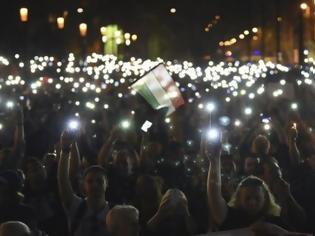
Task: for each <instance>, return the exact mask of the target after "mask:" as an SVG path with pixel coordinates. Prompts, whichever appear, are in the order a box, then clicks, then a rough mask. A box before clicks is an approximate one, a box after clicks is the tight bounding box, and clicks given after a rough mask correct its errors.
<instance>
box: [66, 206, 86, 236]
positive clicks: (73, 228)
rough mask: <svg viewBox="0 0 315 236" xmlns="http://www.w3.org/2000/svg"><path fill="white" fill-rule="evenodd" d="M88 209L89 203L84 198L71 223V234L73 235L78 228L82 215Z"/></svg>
mask: <svg viewBox="0 0 315 236" xmlns="http://www.w3.org/2000/svg"><path fill="white" fill-rule="evenodd" d="M86 209H87V203H86V200H83V201H82V202H81V203H80V205H79V207H78V209H77V210H76V212H75V215H74V218H73V220H72V221H71V225H70V235H71V236H73V235H74V233H75V231H76V230H77V228H78V226H79V223H80V221H81V219H82V217H83V216H84V213H85V212H86Z"/></svg>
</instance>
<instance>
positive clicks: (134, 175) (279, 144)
mask: <svg viewBox="0 0 315 236" xmlns="http://www.w3.org/2000/svg"><path fill="white" fill-rule="evenodd" d="M175 79H176V78H175ZM295 89H296V91H295V92H296V93H295V94H296V98H295V101H296V102H297V103H298V104H299V105H300V107H299V109H296V108H295V109H294V110H292V109H291V107H290V104H291V102H292V101H291V100H288V99H272V98H267V97H265V96H262V97H261V98H259V99H256V100H255V101H253V102H252V108H253V109H254V110H255V112H254V113H253V114H250V115H249V114H248V115H243V116H242V118H240V120H239V121H238V123H234V118H235V117H237V116H238V115H239V113H241V112H240V110H241V109H242V108H241V106H243V105H244V103H245V102H244V101H240V100H237V101H234V103H232V105H229V106H225V105H224V104H221V103H220V102H217V103H216V111H212V112H207V111H205V110H203V109H200V107H198V103H197V102H188V101H187V100H188V99H187V97H186V94H185V92H184V93H183V96H184V99H185V101H186V103H185V104H184V105H183V106H181V107H180V108H179V109H178V110H177V111H176V112H175V113H173V114H172V115H171V116H170V117H167V118H166V117H165V111H164V110H159V111H154V110H152V109H151V108H150V106H149V105H148V104H147V103H146V102H145V101H144V100H143V99H142V98H141V97H139V96H132V97H127V98H126V99H124V100H123V99H122V100H119V101H117V100H115V99H114V97H113V96H111V94H110V93H111V92H109V93H108V94H106V96H107V97H105V98H103V99H104V101H103V102H108V104H110V107H111V109H95V110H94V111H93V113H92V112H90V111H80V118H77V123H76V126H73V124H72V125H69V123H67V122H68V121H69V119H70V115H69V114H70V113H71V112H73V110H72V109H70V108H69V103H68V101H69V97H71V96H72V94H67V93H64V92H63V89H62V88H61V89H59V92H54V93H53V92H52V91H50V92H49V93H48V94H45V96H42V97H41V96H33V95H25V96H28V98H27V99H26V98H25V99H24V100H23V101H22V102H21V101H20V102H15V103H14V106H10V107H9V108H8V107H7V106H5V105H3V106H2V108H1V113H0V115H1V120H3V121H5V126H4V127H1V130H0V141H1V152H0V224H1V225H0V236H7V235H11V236H15V235H49V236H62V235H65V236H67V235H74V236H81V235H82V236H83V235H84V236H89V235H91V236H94V235H95V236H98V235H100V236H107V235H113V236H136V235H141V236H142V235H143V236H151V235H152V236H155V235H165V236H167V235H169V236H177V235H178V236H179V235H187V236H190V235H198V234H205V233H211V232H217V231H225V230H235V229H244V228H246V229H247V230H248V231H249V232H252V233H253V234H255V235H307V234H312V233H314V232H315V228H314V225H315V224H314V219H315V201H314V199H315V143H314V137H313V133H312V127H313V125H314V121H313V120H312V116H311V114H312V113H314V112H313V111H311V109H312V108H311V107H310V106H308V103H303V102H304V101H305V100H306V99H308V100H310V99H309V97H310V96H312V91H311V89H312V88H311V87H308V88H298V87H296V88H295ZM302 89H304V90H302ZM306 90H307V91H308V92H307V93H306V92H305V93H303V91H306ZM182 92H183V91H182ZM216 96H223V95H222V94H220V93H219V92H218V91H216V92H213V94H212V97H210V95H209V98H208V97H207V96H204V97H203V99H204V100H205V101H206V100H207V99H209V100H213V101H215V98H216ZM305 96H308V98H305ZM313 98H314V97H313ZM106 99H108V100H106ZM18 103H20V104H18ZM303 104H304V106H303ZM131 110H132V111H133V112H132V113H131V112H130V111H131ZM304 111H305V112H304ZM222 116H224V117H225V119H223V120H225V121H224V122H222V119H221V118H222ZM146 120H148V121H150V122H151V123H152V127H150V128H148V130H147V132H144V131H143V130H141V126H142V124H143V123H144V121H146ZM232 120H233V122H232ZM91 121H92V122H91ZM266 124H268V125H269V126H268V128H266V127H265V125H266ZM214 128H216V129H215V130H214ZM214 131H215V132H217V133H215V135H214V134H213V132H214ZM295 232H301V233H295ZM210 235H211V234H210Z"/></svg>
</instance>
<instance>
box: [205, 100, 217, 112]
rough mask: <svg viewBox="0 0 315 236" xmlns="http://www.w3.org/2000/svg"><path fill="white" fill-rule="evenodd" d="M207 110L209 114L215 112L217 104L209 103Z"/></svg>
mask: <svg viewBox="0 0 315 236" xmlns="http://www.w3.org/2000/svg"><path fill="white" fill-rule="evenodd" d="M206 109H207V111H208V112H213V111H214V110H215V104H214V103H213V102H209V103H207V105H206Z"/></svg>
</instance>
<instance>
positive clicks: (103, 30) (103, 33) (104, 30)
mask: <svg viewBox="0 0 315 236" xmlns="http://www.w3.org/2000/svg"><path fill="white" fill-rule="evenodd" d="M106 30H107V28H106V27H105V26H102V27H101V29H100V31H101V34H102V35H105V34H106Z"/></svg>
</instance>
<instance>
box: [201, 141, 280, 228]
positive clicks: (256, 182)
mask: <svg viewBox="0 0 315 236" xmlns="http://www.w3.org/2000/svg"><path fill="white" fill-rule="evenodd" d="M214 142H215V143H212V144H211V148H209V147H207V148H205V149H204V150H203V155H204V156H206V157H207V158H209V161H210V166H209V172H208V183H207V189H208V201H209V207H210V214H211V217H212V219H213V220H214V222H215V224H216V225H218V226H219V229H220V230H229V229H236V228H243V227H248V226H250V225H252V224H254V223H255V222H258V221H265V222H269V223H273V224H277V225H279V224H280V225H282V221H281V219H280V217H279V216H280V212H281V208H280V207H279V206H278V205H277V204H276V203H275V201H274V197H273V195H272V194H271V192H270V190H269V188H268V187H267V185H266V184H265V183H264V182H263V181H262V180H261V179H259V178H257V177H254V176H249V177H247V178H245V179H244V180H242V181H241V182H240V183H239V185H238V187H237V189H236V191H235V192H234V194H233V196H232V198H231V200H230V202H229V203H227V202H226V201H225V200H224V198H223V196H222V190H221V185H222V183H221V142H220V141H214ZM208 149H211V150H208Z"/></svg>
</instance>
